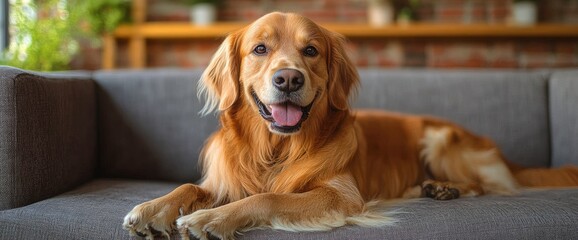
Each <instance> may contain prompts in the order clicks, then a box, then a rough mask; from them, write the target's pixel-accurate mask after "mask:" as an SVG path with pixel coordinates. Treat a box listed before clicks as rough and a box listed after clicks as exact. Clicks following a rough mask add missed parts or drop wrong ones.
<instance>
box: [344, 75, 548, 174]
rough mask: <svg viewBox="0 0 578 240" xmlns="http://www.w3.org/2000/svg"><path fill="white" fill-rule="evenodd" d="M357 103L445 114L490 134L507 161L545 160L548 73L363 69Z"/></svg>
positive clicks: (541, 162) (537, 162)
mask: <svg viewBox="0 0 578 240" xmlns="http://www.w3.org/2000/svg"><path fill="white" fill-rule="evenodd" d="M360 76H361V79H362V86H361V90H360V93H359V94H358V97H357V100H356V101H355V106H356V107H362V108H380V109H386V110H390V111H400V112H406V113H414V114H425V115H434V116H439V117H443V118H446V119H449V120H452V121H454V122H457V123H458V124H460V125H462V126H464V127H466V128H468V129H470V130H472V131H474V132H475V133H477V134H481V135H484V136H487V137H490V138H492V139H493V140H494V141H495V142H496V143H497V144H498V146H499V147H500V148H501V149H502V151H503V153H504V154H505V156H506V158H507V159H509V160H510V161H513V162H516V163H519V164H522V165H525V166H549V164H550V142H549V135H550V134H549V122H548V95H547V94H548V89H547V81H546V79H547V73H545V72H541V71H529V72H524V71H505V70H491V71H483V70H413V69H407V70H382V69H361V70H360Z"/></svg>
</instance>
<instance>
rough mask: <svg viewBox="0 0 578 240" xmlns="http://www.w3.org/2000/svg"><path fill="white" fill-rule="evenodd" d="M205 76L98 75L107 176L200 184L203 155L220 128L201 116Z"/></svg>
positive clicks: (187, 72)
mask: <svg viewBox="0 0 578 240" xmlns="http://www.w3.org/2000/svg"><path fill="white" fill-rule="evenodd" d="M201 73H202V71H201V70H182V69H163V70H158V69H157V70H141V71H130V70H124V71H114V72H107V71H102V72H97V73H95V75H94V79H95V80H96V82H97V93H98V94H97V97H98V113H99V115H98V119H99V128H100V129H99V134H100V135H99V151H100V173H101V174H102V175H103V176H107V177H127V178H138V179H155V180H166V181H180V182H185V181H187V182H194V181H196V180H198V179H199V177H200V171H199V170H198V163H197V159H198V156H199V152H200V150H201V147H202V146H203V143H204V141H205V140H206V138H207V137H208V136H209V135H210V134H211V133H212V132H213V131H214V130H215V129H216V126H217V125H218V124H217V120H216V117H215V116H214V115H211V116H207V117H201V116H200V115H199V114H198V112H199V111H200V110H201V107H202V105H201V104H202V103H200V102H199V100H198V99H197V81H198V79H199V77H200V75H201Z"/></svg>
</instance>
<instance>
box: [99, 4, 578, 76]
mask: <svg viewBox="0 0 578 240" xmlns="http://www.w3.org/2000/svg"><path fill="white" fill-rule="evenodd" d="M146 9H147V0H132V18H133V24H132V25H123V26H120V27H119V28H117V29H116V30H115V31H114V32H113V33H111V34H108V35H105V36H103V43H104V47H103V62H102V66H103V68H104V69H113V68H115V64H114V63H115V59H116V50H117V49H116V48H117V46H116V40H117V39H119V38H125V39H128V40H129V60H130V67H131V68H144V67H146V66H145V64H146V40H148V39H191V40H194V39H211V38H212V39H218V38H223V37H224V36H226V35H227V34H229V33H231V32H233V31H235V30H237V29H240V28H242V27H244V26H246V25H247V24H248V23H242V22H221V23H215V24H213V25H209V26H195V25H192V24H191V23H189V22H146V21H145V13H146ZM321 25H322V26H324V27H326V28H327V29H329V30H332V31H335V32H339V33H341V34H343V35H345V36H346V37H348V38H358V39H359V38H442V39H443V38H578V25H562V24H539V25H535V26H511V25H487V24H468V25H465V24H464V25H460V24H409V25H388V26H383V27H372V26H370V25H368V24H348V23H321Z"/></svg>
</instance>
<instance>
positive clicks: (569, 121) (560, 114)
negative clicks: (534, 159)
mask: <svg viewBox="0 0 578 240" xmlns="http://www.w3.org/2000/svg"><path fill="white" fill-rule="evenodd" d="M576 106H578V70H575V69H573V70H557V71H555V72H554V73H553V74H552V77H551V79H550V119H551V129H552V130H551V131H552V138H551V141H552V166H554V167H559V166H563V165H575V166H578V108H577V107H576Z"/></svg>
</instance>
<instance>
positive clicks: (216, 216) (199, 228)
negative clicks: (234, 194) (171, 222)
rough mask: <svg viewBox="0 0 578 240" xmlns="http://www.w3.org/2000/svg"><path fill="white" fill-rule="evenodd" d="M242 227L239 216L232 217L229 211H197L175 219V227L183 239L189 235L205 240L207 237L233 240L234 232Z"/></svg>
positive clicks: (219, 209) (216, 209)
mask: <svg viewBox="0 0 578 240" xmlns="http://www.w3.org/2000/svg"><path fill="white" fill-rule="evenodd" d="M241 226H243V223H242V222H241V221H240V217H239V216H232V214H230V212H229V211H226V210H225V209H223V208H222V207H221V208H214V209H206V210H198V211H196V212H194V213H192V214H189V215H186V216H183V217H180V218H179V219H177V227H178V229H179V232H180V233H181V237H182V238H183V239H188V237H189V233H190V234H193V235H194V236H195V237H197V238H199V239H201V240H206V239H208V238H209V235H213V236H215V237H218V238H220V239H223V240H226V239H235V232H236V230H237V229H238V228H239V227H241Z"/></svg>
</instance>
